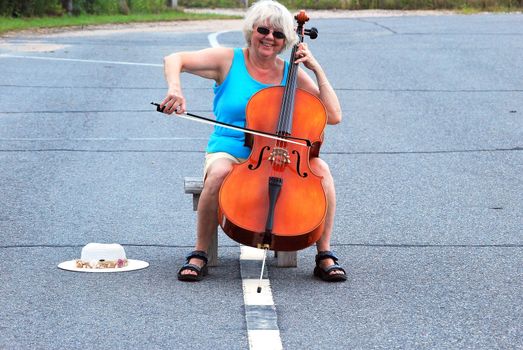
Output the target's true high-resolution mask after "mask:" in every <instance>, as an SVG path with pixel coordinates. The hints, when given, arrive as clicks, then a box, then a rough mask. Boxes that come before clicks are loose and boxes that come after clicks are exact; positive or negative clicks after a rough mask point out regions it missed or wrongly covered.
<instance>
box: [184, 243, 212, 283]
mask: <svg viewBox="0 0 523 350" xmlns="http://www.w3.org/2000/svg"><path fill="white" fill-rule="evenodd" d="M193 258H195V259H200V260H201V261H203V262H204V264H203V266H202V267H200V266H198V265H194V264H189V261H190V260H191V259H193ZM207 262H208V259H207V253H206V252H204V251H202V250H195V251H193V252H190V253H189V254H188V255H187V256H186V257H185V264H183V266H182V267H181V268H180V270H179V271H178V279H179V280H180V281H186V282H197V281H201V280H202V279H203V276H206V275H207V273H208V270H209V269H208V268H207ZM187 270H190V271H194V272H196V275H193V274H183V275H182V272H183V271H187Z"/></svg>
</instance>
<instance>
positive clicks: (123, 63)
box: [0, 54, 163, 67]
mask: <svg viewBox="0 0 523 350" xmlns="http://www.w3.org/2000/svg"><path fill="white" fill-rule="evenodd" d="M0 58H23V59H30V60H46V61H65V62H83V63H103V64H119V65H126V66H145V67H163V64H156V63H140V62H123V61H104V60H84V59H79V58H63V57H45V56H26V55H11V54H1V55H0Z"/></svg>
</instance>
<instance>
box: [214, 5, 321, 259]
mask: <svg viewBox="0 0 523 350" xmlns="http://www.w3.org/2000/svg"><path fill="white" fill-rule="evenodd" d="M295 19H296V21H297V24H298V25H297V29H296V33H297V35H298V38H299V42H303V39H304V36H305V35H308V36H310V37H311V39H314V38H316V37H317V30H316V29H315V28H311V29H304V24H305V22H307V21H308V20H309V18H308V16H307V15H306V13H305V11H303V10H302V11H300V12H299V13H298V14H297V15H296V16H295ZM297 48H298V44H296V45H294V47H293V49H292V53H291V58H290V60H289V61H290V62H292V63H291V64H290V65H289V72H288V75H287V80H286V83H285V85H284V86H272V87H268V88H265V89H262V90H260V91H258V92H257V93H256V94H254V95H253V96H252V97H251V99H250V100H249V102H248V104H247V107H246V127H247V128H248V129H253V130H259V131H261V132H264V133H267V134H275V135H278V138H277V139H276V140H275V139H271V138H267V137H263V135H256V134H255V135H251V134H249V135H247V137H246V143H248V144H249V146H250V147H251V153H250V156H249V158H248V159H247V160H246V161H245V162H243V163H240V164H235V165H234V166H233V169H232V171H231V172H230V173H229V174H228V175H227V177H226V178H225V180H224V181H223V183H222V186H221V188H220V192H219V209H218V222H219V224H220V226H221V228H222V230H223V231H224V232H225V233H226V234H227V235H228V236H229V237H230V238H232V239H233V240H235V241H237V242H239V243H241V244H244V245H248V246H251V247H256V248H262V249H265V250H268V249H270V250H277V251H295V250H300V249H304V248H306V247H308V246H310V245H312V244H314V243H315V242H316V241H317V240H318V239H319V238H320V237H321V235H322V234H323V229H324V223H325V216H326V212H327V199H326V195H325V191H324V189H323V185H322V178H321V177H320V176H318V175H316V174H315V173H314V172H313V171H312V169H311V168H310V164H309V160H310V159H311V158H313V157H318V155H319V150H320V146H321V143H322V142H323V132H324V128H325V125H326V123H327V113H326V111H325V107H324V106H323V103H322V102H321V100H320V99H319V98H318V97H316V96H314V95H313V94H311V93H309V92H307V91H305V90H302V89H299V88H298V87H297V76H298V64H297V63H295V62H294V61H295V54H296V50H297ZM286 140H289V142H287V141H286ZM290 140H308V142H307V143H301V144H300V143H299V142H290Z"/></svg>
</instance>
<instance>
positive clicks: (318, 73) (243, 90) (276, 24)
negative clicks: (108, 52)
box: [160, 0, 347, 281]
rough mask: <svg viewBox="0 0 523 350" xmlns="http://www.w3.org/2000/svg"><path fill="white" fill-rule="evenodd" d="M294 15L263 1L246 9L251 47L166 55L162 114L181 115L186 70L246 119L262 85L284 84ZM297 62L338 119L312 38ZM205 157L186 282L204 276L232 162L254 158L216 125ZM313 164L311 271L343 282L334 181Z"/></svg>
mask: <svg viewBox="0 0 523 350" xmlns="http://www.w3.org/2000/svg"><path fill="white" fill-rule="evenodd" d="M293 28H294V21H293V16H292V15H291V13H290V12H289V11H288V10H287V9H286V8H285V7H284V6H283V5H281V4H279V3H277V2H276V1H270V0H261V1H258V2H256V3H254V4H253V5H252V6H251V8H250V9H249V10H248V11H247V13H246V16H245V21H244V29H243V31H244V36H245V39H246V42H247V47H246V48H243V49H241V48H237V49H231V48H209V49H204V50H201V51H193V52H178V53H175V54H172V55H170V56H167V57H165V59H164V67H165V78H166V80H167V83H168V87H169V88H168V92H167V96H166V98H165V99H164V100H163V102H162V103H161V105H160V107H164V106H165V109H164V113H167V114H172V113H173V112H174V113H178V114H181V113H184V112H185V111H186V100H185V97H184V95H183V92H182V88H181V84H180V73H181V72H188V73H192V74H195V75H198V76H201V77H203V78H207V79H212V80H214V81H215V82H216V84H215V87H214V93H215V97H214V114H215V116H216V118H217V120H220V121H224V122H227V123H230V124H235V125H241V126H244V125H245V107H246V104H247V102H248V100H249V99H250V97H251V96H252V95H253V94H254V93H256V92H257V91H259V90H260V89H263V88H266V87H269V86H272V85H284V84H285V80H286V75H287V68H288V65H289V63H288V62H285V61H284V60H282V59H281V58H279V57H278V54H279V53H280V52H282V51H283V50H285V49H287V48H289V47H291V46H293V45H294V44H295V43H296V42H297V35H296V33H295V32H294V29H293ZM295 62H296V63H303V65H304V66H305V67H306V68H308V69H310V70H311V71H312V72H313V73H314V75H315V77H316V82H314V81H313V79H312V78H311V77H309V76H308V75H307V73H306V72H305V71H304V70H303V69H300V70H299V73H298V87H299V88H301V89H304V90H307V91H309V92H310V93H312V94H314V95H316V96H317V97H319V98H320V99H321V101H322V102H323V104H324V105H325V108H326V110H327V116H328V119H327V123H328V124H337V123H339V122H340V121H341V108H340V104H339V101H338V98H337V96H336V93H335V92H334V90H333V88H332V87H331V85H330V83H329V81H328V80H327V77H326V76H325V73H324V71H323V69H322V68H321V66H320V64H319V63H318V62H317V61H316V59H315V58H314V56H313V55H312V54H311V52H310V51H309V49H308V47H307V44H305V43H301V44H299V48H298V50H297V52H296V61H295ZM206 151H207V154H206V157H205V166H204V173H205V182H204V188H203V191H202V193H201V196H200V201H199V205H198V212H197V213H198V214H197V215H198V224H197V238H196V245H195V250H194V251H193V252H192V253H190V254H189V255H188V256H187V262H186V264H184V265H183V266H182V268H181V269H180V271H179V272H178V278H179V279H180V280H182V281H199V280H201V279H202V277H203V276H204V275H206V274H207V265H206V264H207V254H206V252H207V249H208V246H209V244H210V240H211V237H212V235H213V232H215V229H216V226H217V225H218V222H217V210H218V193H219V190H220V186H221V184H222V182H223V180H224V179H225V177H226V176H227V174H228V173H229V172H230V171H231V169H232V166H233V164H235V163H239V162H241V161H242V160H244V159H246V158H248V157H249V154H250V149H249V148H247V147H245V146H244V135H243V133H241V132H234V131H230V130H228V129H224V128H219V127H217V128H215V131H214V133H213V134H212V135H211V137H210V140H209V143H208V146H207V150H206ZM310 166H311V169H312V170H313V171H314V172H315V173H316V174H318V175H319V176H322V177H323V180H322V181H323V186H324V189H325V192H326V196H327V204H328V209H327V215H326V219H325V231H324V233H323V234H322V236H321V238H320V239H319V240H318V242H317V243H316V246H317V250H318V254H317V255H316V267H315V269H314V275H315V276H317V277H319V278H321V279H323V280H325V281H344V280H346V279H347V277H346V273H345V271H344V270H343V268H341V267H340V266H339V265H338V264H337V258H336V257H335V256H334V254H333V253H332V252H331V251H330V239H331V232H332V228H333V222H334V212H335V208H336V197H335V189H334V181H333V179H332V176H331V173H330V171H329V167H328V166H327V164H326V163H325V162H324V161H323V160H321V159H319V158H313V159H311V160H310Z"/></svg>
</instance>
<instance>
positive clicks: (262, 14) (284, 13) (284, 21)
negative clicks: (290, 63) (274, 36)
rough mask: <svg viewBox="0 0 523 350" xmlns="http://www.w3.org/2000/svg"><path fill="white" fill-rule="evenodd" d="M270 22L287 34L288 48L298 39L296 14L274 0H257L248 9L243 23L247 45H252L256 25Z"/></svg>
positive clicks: (286, 46) (286, 47)
mask: <svg viewBox="0 0 523 350" xmlns="http://www.w3.org/2000/svg"><path fill="white" fill-rule="evenodd" d="M267 24H270V25H271V26H272V27H273V28H275V29H277V30H281V31H282V32H283V34H285V46H284V48H283V50H286V49H288V48H289V47H291V46H292V45H294V44H295V43H296V42H297V41H298V36H297V35H296V32H295V31H294V16H293V15H292V14H291V13H290V12H289V10H287V8H286V7H285V6H283V5H282V4H280V3H279V2H277V1H273V0H259V1H256V2H255V3H254V4H252V6H251V7H250V8H249V10H247V13H246V14H245V20H244V23H243V35H244V36H245V41H246V42H247V45H249V46H250V45H251V38H252V32H253V30H254V27H255V26H258V25H267Z"/></svg>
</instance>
